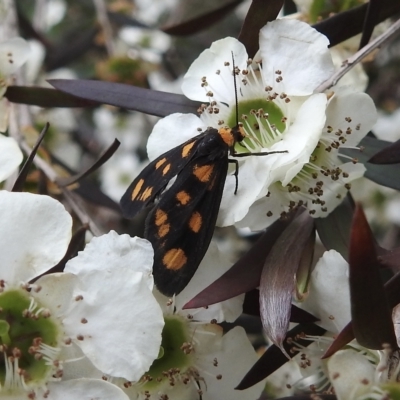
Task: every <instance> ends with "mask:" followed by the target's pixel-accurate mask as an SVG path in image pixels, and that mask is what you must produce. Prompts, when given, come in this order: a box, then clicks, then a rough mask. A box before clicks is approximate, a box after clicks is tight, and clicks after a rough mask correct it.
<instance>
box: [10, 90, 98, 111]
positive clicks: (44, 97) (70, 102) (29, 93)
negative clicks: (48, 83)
mask: <svg viewBox="0 0 400 400" xmlns="http://www.w3.org/2000/svg"><path fill="white" fill-rule="evenodd" d="M4 97H6V98H7V99H8V100H9V101H11V102H12V103H19V104H29V105H32V106H39V107H49V108H50V107H94V106H96V105H97V104H98V103H95V102H93V101H89V100H85V99H81V98H79V97H75V96H71V95H69V94H67V93H63V92H60V91H58V90H54V89H47V88H41V87H27V86H8V88H7V91H6V93H5V95H4Z"/></svg>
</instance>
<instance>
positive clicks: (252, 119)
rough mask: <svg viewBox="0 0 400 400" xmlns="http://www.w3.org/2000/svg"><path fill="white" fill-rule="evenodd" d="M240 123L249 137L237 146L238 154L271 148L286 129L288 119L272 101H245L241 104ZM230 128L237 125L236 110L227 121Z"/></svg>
mask: <svg viewBox="0 0 400 400" xmlns="http://www.w3.org/2000/svg"><path fill="white" fill-rule="evenodd" d="M239 122H240V123H242V124H243V128H244V130H245V132H246V134H247V135H248V137H247V138H245V139H244V140H243V142H242V143H241V144H242V145H244V146H245V147H246V148H245V147H243V146H241V145H236V147H235V150H236V152H238V153H243V152H249V151H250V152H251V151H255V150H256V149H260V148H269V147H270V146H272V145H273V144H274V143H275V142H277V141H278V140H279V139H280V137H281V134H282V132H284V131H285V128H286V118H285V117H284V114H283V112H282V110H281V109H280V108H279V107H278V106H277V105H276V104H275V103H273V102H272V101H268V100H265V99H254V100H245V101H240V102H239ZM227 124H228V126H235V125H236V110H235V111H234V112H232V113H231V115H230V116H229V118H228V121H227Z"/></svg>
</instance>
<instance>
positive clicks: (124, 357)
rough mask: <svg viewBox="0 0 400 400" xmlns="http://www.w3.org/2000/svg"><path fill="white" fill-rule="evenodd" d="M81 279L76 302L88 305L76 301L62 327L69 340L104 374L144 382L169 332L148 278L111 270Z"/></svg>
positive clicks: (128, 272) (94, 273) (100, 271)
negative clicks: (165, 333)
mask: <svg viewBox="0 0 400 400" xmlns="http://www.w3.org/2000/svg"><path fill="white" fill-rule="evenodd" d="M81 279H82V281H81V287H80V289H77V290H76V291H75V292H74V298H76V296H78V295H81V296H82V297H83V299H82V300H80V301H75V303H74V304H73V306H72V307H71V309H70V311H69V314H68V316H67V317H66V318H65V319H64V321H63V322H64V326H65V329H66V332H67V334H69V335H70V336H71V338H72V339H73V341H75V343H76V344H78V345H79V346H80V347H81V348H82V350H83V352H84V353H85V355H86V356H87V357H88V358H89V359H90V361H91V362H92V363H93V364H94V366H95V367H96V368H98V369H99V370H101V371H103V372H104V373H107V374H109V375H111V376H117V377H122V378H125V379H128V380H130V381H137V380H139V379H140V377H141V376H142V375H143V374H144V373H145V372H146V371H147V370H148V369H149V367H150V365H151V364H152V362H153V361H154V359H155V358H156V357H157V356H158V353H159V349H160V344H161V332H162V329H163V326H164V318H163V315H162V312H161V308H160V306H159V305H158V303H157V301H156V300H155V298H154V296H153V294H152V293H151V291H150V289H149V287H148V285H147V282H146V278H145V277H144V276H143V274H142V273H140V272H134V271H132V268H129V267H126V268H124V267H120V268H118V269H114V268H113V266H112V265H110V266H109V269H107V270H97V271H96V270H92V271H90V272H88V273H86V274H84V275H83V276H82V277H81ZM82 321H85V323H83V322H82ZM78 335H82V336H83V337H84V338H83V340H77V337H78Z"/></svg>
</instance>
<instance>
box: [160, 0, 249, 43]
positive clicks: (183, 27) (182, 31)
mask: <svg viewBox="0 0 400 400" xmlns="http://www.w3.org/2000/svg"><path fill="white" fill-rule="evenodd" d="M242 1H243V0H231V1H229V2H228V3H226V2H225V3H223V4H218V3H217V5H218V6H217V7H215V5H216V4H213V6H214V7H213V8H212V9H210V10H208V11H207V12H204V8H201V14H200V15H197V16H196V17H194V18H190V19H185V20H184V21H180V22H175V23H174V24H170V25H168V26H164V27H162V28H161V30H162V31H163V32H165V33H168V34H170V35H175V36H186V35H192V34H194V33H196V32H199V31H202V30H204V29H206V28H209V27H210V26H212V25H213V24H215V23H216V22H218V21H219V20H220V19H221V18H223V17H225V16H226V15H227V14H229V13H230V12H231V11H233V10H234V9H235V7H236V6H237V5H238V4H240V3H241V2H242ZM188 4H190V3H188ZM210 4H212V3H210ZM205 6H206V4H205Z"/></svg>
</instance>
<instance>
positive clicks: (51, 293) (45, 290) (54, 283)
mask: <svg viewBox="0 0 400 400" xmlns="http://www.w3.org/2000/svg"><path fill="white" fill-rule="evenodd" d="M78 282H79V280H78V277H77V276H76V275H74V274H70V273H68V272H63V273H55V274H48V275H44V276H42V277H41V278H39V279H38V280H37V281H36V282H35V284H36V285H38V286H40V287H41V290H40V291H39V292H38V293H34V297H35V300H37V301H38V302H40V305H41V306H42V307H45V308H48V309H49V310H50V311H51V312H52V314H53V315H55V316H57V317H58V316H60V317H61V316H63V315H64V312H65V311H66V310H67V309H68V308H69V307H70V306H71V303H72V302H73V301H74V300H73V297H72V293H73V291H74V289H75V287H76V286H77V284H78Z"/></svg>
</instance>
